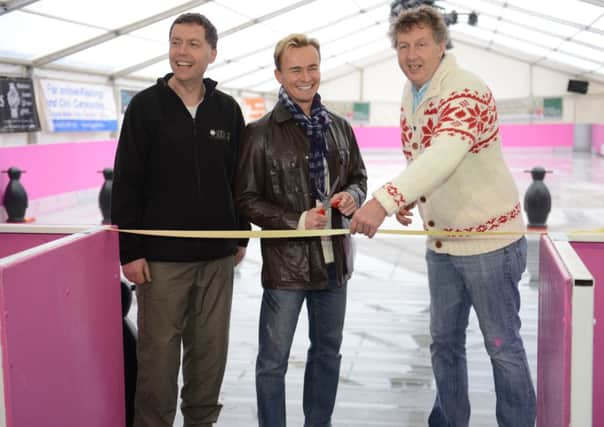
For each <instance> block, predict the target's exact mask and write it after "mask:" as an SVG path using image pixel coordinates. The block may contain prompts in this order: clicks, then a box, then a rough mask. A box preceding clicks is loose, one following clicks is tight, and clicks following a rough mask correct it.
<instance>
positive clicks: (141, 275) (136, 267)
mask: <svg viewBox="0 0 604 427" xmlns="http://www.w3.org/2000/svg"><path fill="white" fill-rule="evenodd" d="M122 271H123V272H124V276H126V279H128V280H130V281H131V282H133V283H135V284H137V285H142V284H143V283H145V282H150V281H151V272H150V271H149V264H147V260H146V259H145V258H139V259H135V260H134V261H130V262H129V263H128V264H124V265H122Z"/></svg>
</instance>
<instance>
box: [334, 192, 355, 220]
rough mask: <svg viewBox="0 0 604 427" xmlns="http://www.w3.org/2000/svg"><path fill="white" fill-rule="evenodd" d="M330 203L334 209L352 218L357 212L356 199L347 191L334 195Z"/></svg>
mask: <svg viewBox="0 0 604 427" xmlns="http://www.w3.org/2000/svg"><path fill="white" fill-rule="evenodd" d="M330 203H331V207H332V208H334V209H337V210H339V211H340V212H341V213H342V215H345V216H350V215H352V214H353V213H354V211H356V210H357V204H356V202H355V201H354V197H352V195H351V194H350V193H349V192H347V191H342V192H340V193H336V194H334V195H333V197H332V198H331V200H330Z"/></svg>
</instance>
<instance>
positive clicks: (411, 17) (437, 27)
mask: <svg viewBox="0 0 604 427" xmlns="http://www.w3.org/2000/svg"><path fill="white" fill-rule="evenodd" d="M416 26H417V27H424V26H427V27H429V28H431V29H432V33H433V34H434V41H435V42H436V43H445V44H446V43H447V42H448V41H449V29H448V28H447V24H446V23H445V19H444V18H443V16H442V14H441V13H440V12H438V11H437V10H436V9H434V8H433V7H431V6H427V5H422V6H419V7H414V8H411V9H407V10H403V11H402V12H401V13H400V14H399V16H397V17H396V19H395V20H394V21H392V24H390V31H389V32H388V35H389V36H390V40H391V41H392V47H394V48H395V49H396V48H397V47H398V46H397V44H398V35H399V33H406V32H408V31H410V30H411V28H413V27H416Z"/></svg>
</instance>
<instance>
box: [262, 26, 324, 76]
mask: <svg viewBox="0 0 604 427" xmlns="http://www.w3.org/2000/svg"><path fill="white" fill-rule="evenodd" d="M306 46H312V47H314V48H315V49H317V52H318V53H319V60H320V59H321V47H320V46H319V40H317V39H313V38H310V37H308V36H307V35H306V34H299V33H295V34H290V35H289V36H287V37H284V38H282V39H281V40H279V41H278V42H277V45H276V46H275V52H274V53H273V59H274V60H275V67H277V70H279V71H281V57H282V56H283V52H285V50H286V49H289V48H290V47H306Z"/></svg>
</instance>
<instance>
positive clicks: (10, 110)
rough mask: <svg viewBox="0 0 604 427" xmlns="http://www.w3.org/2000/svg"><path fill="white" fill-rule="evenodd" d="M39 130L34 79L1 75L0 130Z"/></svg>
mask: <svg viewBox="0 0 604 427" xmlns="http://www.w3.org/2000/svg"><path fill="white" fill-rule="evenodd" d="M37 130H40V119H39V118H38V111H37V109H36V98H35V96H34V85H33V82H32V79H30V78H27V77H3V76H0V132H33V131H37Z"/></svg>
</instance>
